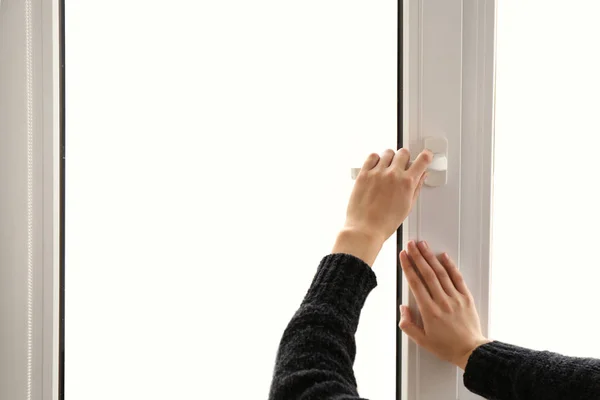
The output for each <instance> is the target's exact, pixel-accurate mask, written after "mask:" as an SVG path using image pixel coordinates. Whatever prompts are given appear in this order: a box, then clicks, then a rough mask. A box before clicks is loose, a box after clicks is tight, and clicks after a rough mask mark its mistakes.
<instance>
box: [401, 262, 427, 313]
mask: <svg viewBox="0 0 600 400" xmlns="http://www.w3.org/2000/svg"><path fill="white" fill-rule="evenodd" d="M400 265H401V266H402V271H404V276H405V277H406V281H407V282H408V286H410V290H412V292H413V294H414V295H415V299H416V300H417V305H418V306H419V308H421V309H422V308H423V307H426V306H429V305H431V303H432V299H431V296H430V295H429V292H428V291H427V288H426V287H425V285H424V284H423V281H421V278H419V275H417V271H416V270H415V267H414V266H413V263H412V262H411V261H410V259H409V258H408V253H407V252H406V250H402V251H401V252H400Z"/></svg>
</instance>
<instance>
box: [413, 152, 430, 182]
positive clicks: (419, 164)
mask: <svg viewBox="0 0 600 400" xmlns="http://www.w3.org/2000/svg"><path fill="white" fill-rule="evenodd" d="M432 160H433V153H431V151H429V150H427V149H425V150H423V151H422V152H421V153H420V154H419V155H418V156H417V159H416V160H415V162H413V163H412V165H411V166H410V168H409V169H408V171H409V172H410V173H411V174H412V175H413V176H421V175H423V173H424V172H425V171H426V170H427V167H429V164H431V161H432Z"/></svg>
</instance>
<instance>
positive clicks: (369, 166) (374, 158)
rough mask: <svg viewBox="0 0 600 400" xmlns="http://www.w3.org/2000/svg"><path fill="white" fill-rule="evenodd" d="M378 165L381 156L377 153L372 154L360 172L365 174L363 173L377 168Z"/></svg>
mask: <svg viewBox="0 0 600 400" xmlns="http://www.w3.org/2000/svg"><path fill="white" fill-rule="evenodd" d="M377 163H379V154H377V153H371V154H369V156H368V157H367V159H366V160H365V163H364V164H363V166H362V168H361V169H360V171H361V172H363V171H369V170H371V169H373V168H375V166H376V165H377Z"/></svg>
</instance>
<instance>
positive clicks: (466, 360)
mask: <svg viewBox="0 0 600 400" xmlns="http://www.w3.org/2000/svg"><path fill="white" fill-rule="evenodd" d="M490 342H491V340H489V339H486V338H483V339H481V340H478V341H477V343H476V345H475V346H473V348H472V349H471V350H469V351H468V352H467V353H466V354H464V355H463V356H462V357H460V358H459V359H458V360H457V361H456V362H455V363H454V364H455V365H456V366H457V367H459V368H460V369H462V370H463V371H466V369H467V364H468V363H469V358H471V354H473V352H474V351H475V350H477V348H478V347H479V346H482V345H484V344H486V343H490Z"/></svg>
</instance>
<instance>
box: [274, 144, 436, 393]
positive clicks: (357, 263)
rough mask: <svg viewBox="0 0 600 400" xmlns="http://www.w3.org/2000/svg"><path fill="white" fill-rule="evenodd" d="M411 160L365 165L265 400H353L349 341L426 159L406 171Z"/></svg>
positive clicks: (375, 159) (287, 335)
mask: <svg viewBox="0 0 600 400" xmlns="http://www.w3.org/2000/svg"><path fill="white" fill-rule="evenodd" d="M409 158H410V154H409V153H408V151H407V150H403V149H401V150H399V151H398V152H397V153H396V152H394V151H392V150H387V151H386V152H384V153H383V154H382V156H381V157H379V156H378V155H376V154H372V155H370V156H369V158H368V159H367V161H365V164H364V165H363V167H362V169H361V172H360V174H359V176H358V177H357V180H356V184H355V185H354V190H353V192H352V195H351V197H350V202H349V204H348V211H347V215H346V223H345V225H344V228H343V229H342V231H341V232H340V234H339V235H338V237H337V240H336V242H335V245H334V247H333V251H332V254H330V255H328V256H326V257H324V258H323V259H322V261H321V263H320V265H319V267H318V269H317V273H316V275H315V277H314V279H313V282H312V284H311V286H310V288H309V290H308V292H307V294H306V296H305V298H304V300H303V302H302V304H301V306H300V308H299V310H298V311H297V312H296V314H295V315H294V316H293V318H292V320H291V321H290V323H289V324H288V326H287V328H286V329H285V331H284V333H283V337H282V339H281V342H280V345H279V350H278V353H277V359H276V363H275V371H274V374H273V381H272V384H271V390H270V394H269V399H270V400H293V399H304V400H309V399H319V400H327V399H331V400H333V399H335V400H355V399H359V395H358V391H357V388H356V386H357V385H356V380H355V377H354V371H353V365H354V357H355V354H356V344H355V339H354V334H355V333H356V330H357V327H358V321H359V317H360V312H361V309H362V306H363V304H364V303H365V300H366V298H367V296H368V294H369V292H370V291H371V290H372V289H373V288H374V287H375V286H376V285H377V282H376V279H375V274H374V273H373V271H372V270H371V266H372V264H373V262H374V261H375V258H376V257H377V254H378V253H379V250H380V249H381V246H382V245H383V243H384V241H385V240H387V239H388V238H389V237H390V236H391V235H392V234H393V233H394V232H395V231H396V230H397V229H398V226H400V224H401V223H402V221H403V220H404V219H405V218H406V216H407V215H408V212H409V211H410V208H411V206H412V204H413V202H414V199H415V198H416V196H417V195H418V192H419V189H420V187H421V185H422V183H423V180H424V178H425V169H426V168H427V165H429V163H430V162H431V153H429V152H424V153H421V155H419V157H418V158H417V160H416V161H415V163H413V164H412V166H411V167H410V168H408V161H409ZM407 168H408V169H407Z"/></svg>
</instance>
